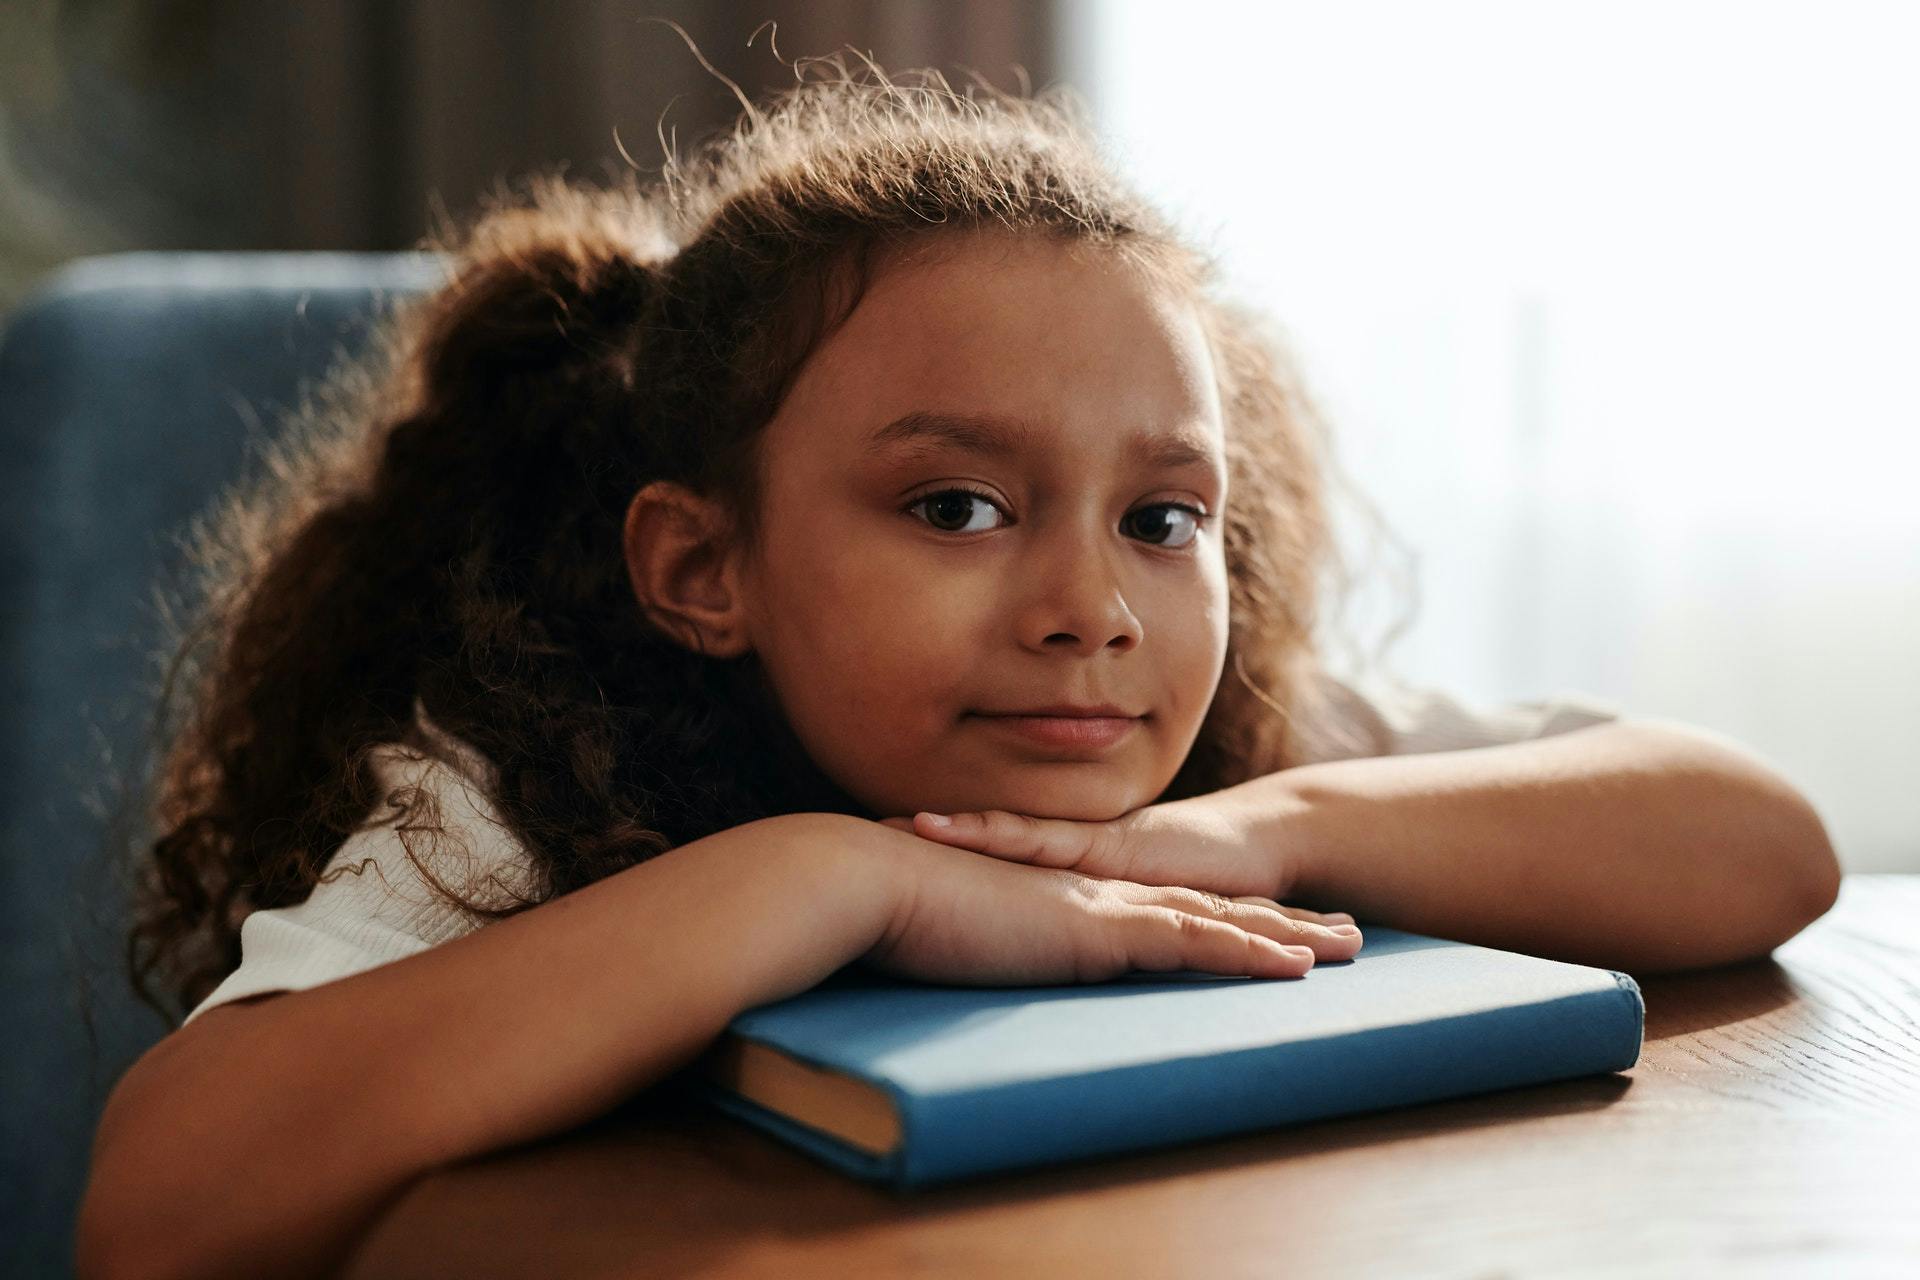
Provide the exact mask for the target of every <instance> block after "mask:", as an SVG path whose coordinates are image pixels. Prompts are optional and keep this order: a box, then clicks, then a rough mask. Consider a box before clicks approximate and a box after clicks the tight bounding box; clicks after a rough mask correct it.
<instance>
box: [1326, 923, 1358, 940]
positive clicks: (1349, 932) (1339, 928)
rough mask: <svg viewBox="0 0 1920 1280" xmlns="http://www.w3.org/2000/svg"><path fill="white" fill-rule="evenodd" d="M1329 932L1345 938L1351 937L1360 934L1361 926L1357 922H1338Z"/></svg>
mask: <svg viewBox="0 0 1920 1280" xmlns="http://www.w3.org/2000/svg"><path fill="white" fill-rule="evenodd" d="M1327 932H1329V933H1337V934H1339V935H1340V936H1341V937H1343V938H1351V937H1355V936H1357V935H1358V934H1359V932H1360V926H1359V925H1357V924H1336V925H1334V926H1333V927H1332V928H1331V929H1329V930H1328V931H1327Z"/></svg>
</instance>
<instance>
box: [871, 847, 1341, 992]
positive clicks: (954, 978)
mask: <svg viewBox="0 0 1920 1280" xmlns="http://www.w3.org/2000/svg"><path fill="white" fill-rule="evenodd" d="M888 825H891V824H888ZM876 834H880V833H879V832H878V831H877V830H876ZM888 839H890V840H897V841H898V844H897V846H892V847H889V848H887V849H886V850H885V857H884V862H883V865H884V866H886V867H887V868H888V870H889V871H890V872H891V873H896V874H897V875H898V876H899V879H898V880H897V881H896V887H897V892H896V894H895V896H894V904H895V905H894V911H893V915H892V918H891V920H890V921H889V923H888V925H887V927H886V930H885V932H884V934H883V936H882V937H881V939H880V941H879V942H878V943H877V944H876V945H875V946H874V947H873V948H872V949H871V950H870V951H868V952H867V953H866V955H865V956H863V957H862V959H863V960H864V961H865V962H866V963H868V964H870V965H872V966H874V967H876V968H879V969H882V970H885V971H887V972H890V973H896V974H900V975H902V976H905V977H912V978H918V979H921V980H923V981H929V982H947V983H956V984H973V985H1024V984H1030V983H1062V982H1099V981H1104V980H1106V979H1109V978H1113V977H1117V976H1119V975H1120V974H1123V973H1126V972H1128V971H1129V970H1133V969H1144V970H1149V971H1166V970H1176V969H1193V970H1199V971H1202V972H1206V973H1219V974H1234V975H1245V976H1250V977H1259V978H1297V977H1300V976H1302V975H1304V974H1305V973H1306V972H1307V970H1308V969H1310V968H1312V967H1313V964H1314V961H1315V960H1316V959H1325V960H1348V959H1351V958H1352V957H1353V955H1354V953H1355V952H1357V951H1358V950H1359V949H1360V937H1359V935H1358V933H1357V932H1356V933H1354V934H1347V935H1343V934H1339V933H1335V932H1333V930H1332V929H1330V928H1328V927H1327V926H1325V925H1323V924H1320V923H1317V922H1316V920H1315V918H1314V916H1313V913H1312V912H1305V911H1294V910H1289V909H1287V908H1283V907H1281V906H1280V905H1279V904H1278V903H1277V902H1274V901H1273V900H1272V899H1270V898H1265V897H1260V896H1258V895H1251V894H1249V895H1242V896H1240V897H1237V898H1233V899H1231V900H1230V899H1228V898H1226V897H1223V896H1221V895H1220V894H1218V893H1210V892H1206V891H1204V890H1199V889H1191V888H1184V887H1178V886H1160V885H1147V884H1137V883H1133V882H1131V881H1127V880H1121V879H1113V878H1102V877H1098V876H1091V875H1085V874H1082V873H1081V872H1079V871H1068V870H1063V869H1059V868H1053V867H1031V866H1020V865H1018V864H1017V863H1014V862H1009V861H1005V860H1002V859H998V858H990V857H983V856H981V855H980V854H978V853H974V852H971V851H969V850H966V849H956V848H952V847H951V846H948V845H944V844H937V843H933V842H930V841H927V840H923V839H920V838H919V837H918V836H914V835H910V834H907V833H905V832H900V831H898V828H897V827H896V828H895V830H894V832H892V833H888Z"/></svg>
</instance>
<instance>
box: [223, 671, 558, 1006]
mask: <svg viewBox="0 0 1920 1280" xmlns="http://www.w3.org/2000/svg"><path fill="white" fill-rule="evenodd" d="M414 727H415V730H416V732H415V733H413V734H410V735H409V737H410V738H411V739H412V740H410V741H404V742H390V743H381V744H380V745H378V746H376V747H375V748H374V749H373V752H372V754H371V756H370V760H371V763H372V765H373V768H374V773H375V776H376V778H377V780H378V782H379V785H380V790H381V798H380V800H379V802H378V803H376V804H375V806H374V809H373V811H372V812H371V813H370V814H369V815H368V816H367V818H366V820H365V821H364V822H362V823H361V825H360V826H359V827H358V828H357V829H356V830H355V831H354V832H353V833H352V834H351V835H349V836H348V837H347V839H346V840H345V841H344V842H343V843H342V844H341V845H340V847H339V849H337V850H336V851H335V852H334V853H333V855H332V856H331V857H330V858H329V859H328V860H327V863H326V866H325V867H324V868H323V869H322V870H321V873H320V876H319V879H318V881H317V882H316V883H315V884H314V886H313V889H312V891H311V892H310V893H309V894H308V895H307V897H306V899H305V900H304V901H301V902H296V903H293V904H291V905H288V906H284V907H274V908H270V909H264V910H259V911H254V912H252V913H251V914H249V915H248V916H247V917H246V919H245V920H243V921H242V922H241V925H240V966H239V968H237V969H235V970H234V971H233V972H232V973H230V974H228V975H227V977H226V978H225V980H223V981H222V982H221V983H220V985H219V986H217V987H215V988H214V990H213V991H212V992H211V993H210V994H209V995H208V996H207V997H206V998H205V999H204V1000H202V1001H201V1003H200V1004H199V1005H198V1006H196V1007H195V1008H194V1009H193V1011H192V1012H191V1013H189V1014H188V1015H187V1020H188V1021H191V1020H192V1019H193V1018H195V1017H198V1016H199V1015H200V1014H201V1013H202V1012H204V1011H205V1010H207V1009H209V1008H212V1007H214V1006H215V1005H219V1004H225V1003H227V1002H228V1001H231V1000H239V999H243V998H245V997H247V996H252V995H263V994H265V993H267V992H271V991H297V990H304V989H306V988H309V987H314V986H319V985H320V984H322V983H325V982H331V981H334V980H336V979H339V978H345V977H349V976H351V975H353V974H356V973H360V972H363V971H365V970H367V969H372V968H375V967H377V966H379V965H382V964H386V963H388V962H390V961H394V960H399V959H402V958H404V957H406V956H409V955H413V954H415V953H416V952H420V951H424V950H426V949H427V948H429V947H432V946H436V945H438V944H440V943H442V942H447V941H450V940H452V939H454V938H457V937H460V936H461V935H463V934H467V933H471V932H472V931H473V930H475V929H477V928H479V927H481V926H482V925H484V924H486V923H487V922H488V920H489V919H491V918H493V917H492V915H491V914H490V913H491V912H497V911H502V910H508V909H511V908H512V907H513V906H515V905H517V904H520V903H526V902H533V901H538V900H539V899H540V898H541V897H543V896H544V893H545V883H544V877H542V876H541V875H540V873H539V872H538V870H537V868H536V866H535V864H534V862H533V860H532V858H531V857H529V855H528V853H527V850H526V848H525V846H524V845H522V844H521V843H520V841H519V840H518V839H517V838H516V837H515V836H514V835H513V834H512V832H511V831H510V830H509V829H508V827H507V825H506V823H505V822H504V821H503V820H502V819H501V817H500V814H499V812H498V810H497V809H496V808H495V806H494V803H493V795H494V790H495V783H496V775H495V771H494V769H493V767H492V766H491V764H490V763H489V762H488V761H487V760H486V758H485V757H484V756H482V755H481V754H480V753H479V752H478V751H477V750H475V749H474V748H473V747H472V746H471V745H469V744H467V743H465V742H463V741H461V740H460V739H458V738H456V737H454V736H453V735H452V734H450V733H447V732H446V731H444V730H442V729H441V728H440V727H439V726H437V725H435V724H433V722H432V721H431V720H430V719H428V718H427V716H426V714H425V711H424V709H423V708H421V707H419V706H418V705H417V704H416V706H415V726H414Z"/></svg>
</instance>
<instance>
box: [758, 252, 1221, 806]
mask: <svg viewBox="0 0 1920 1280" xmlns="http://www.w3.org/2000/svg"><path fill="white" fill-rule="evenodd" d="M762 450H763V451H762V453H761V473H762V476H763V505H762V509H761V528H760V537H759V539H758V540H757V543H756V548H755V551H754V554H753V555H752V556H751V557H750V560H749V563H748V565H747V566H746V567H745V568H744V569H743V573H744V578H743V580H742V586H743V594H744V596H745V604H744V608H745V612H746V615H747V620H746V629H747V633H748V640H749V643H750V645H751V647H752V648H753V649H754V650H755V651H757V652H758V654H759V655H760V657H761V660H762V661H763V663H764V665H765V668H766V671H767V674H768V676H769V678H770V680H771V682H772V685H773V688H774V691H775V693H776V695H777V697H778V699H779V701H780V703H781V705H782V707H783V708H784V710H785V712H786V714H787V717H788V719H789V720H790V722H791V723H792V726H793V729H794V731H795V733H796V734H797V736H798V737H799V739H800V741H801V743H802V744H803V745H804V746H805V747H806V748H807V751H808V753H809V754H810V755H811V756H812V757H813V759H814V760H815V761H816V762H817V763H818V764H819V765H820V767H821V768H822V769H823V770H824V771H825V772H826V773H827V774H828V776H829V777H831V778H832V779H833V780H834V781H835V782H837V783H838V784H839V785H840V786H841V787H843V788H844V789H845V790H846V791H847V792H848V793H849V794H851V795H852V796H854V797H855V798H856V799H858V800H860V801H861V802H862V803H864V804H865V805H867V806H868V807H869V808H870V809H871V810H873V811H874V812H876V813H879V814H881V815H883V816H884V815H894V814H909V813H912V812H913V811H915V810H916V809H929V810H933V811H935V812H940V811H946V812H952V811H957V810H968V809H988V808H997V809H1010V810H1014V811H1017V812H1021V813H1027V814H1032V815H1035V816H1046V817H1061V818H1078V819H1084V820H1098V819H1107V818H1112V817H1117V816H1118V815H1120V814H1121V813H1124V812H1126V811H1127V810H1130V809H1134V808H1138V807H1139V806H1141V805H1143V804H1148V803H1150V802H1151V801H1152V800H1153V799H1154V797H1156V796H1157V795H1158V794H1159V793H1160V792H1161V791H1162V790H1164V789H1165V787H1166V786H1167V784H1168V783H1169V782H1171V781H1172V779H1173V775H1174V773H1175V772H1176V770H1178V768H1179V767H1180V764H1181V762H1182V761H1183V760H1184V759H1185V758H1186V755H1187V752H1188V750H1189V748H1191V746H1192V745H1193V741H1194V739H1195V737H1196V736H1197V735H1198V733H1199V729H1200V724H1201V721H1202V719H1203V718H1204V717H1205V715H1206V712H1207V708H1208V706H1209V704H1210V703H1211V701H1212V698H1213V693H1214V688H1215V686H1216V685H1217V684H1218V682H1219V679H1220V673H1221V669H1222V666H1223V664H1224V661H1225V654H1226V646H1227V573H1226V561H1225V557H1224V555H1223V553H1222V549H1221V523H1220V513H1221V511H1222V504H1223V503H1224V502H1225V501H1226V498H1227V493H1226V469H1225V463H1224V458H1223V454H1222V423H1221V413H1220V405H1219V399H1218V395H1217V393H1216V389H1215V385H1214V376H1213V370H1212V366H1211V361H1210V356H1209V352H1208V348H1207V344H1206V341H1205V338H1204V336H1203V333H1202V330H1201V328H1200V324H1199V321H1198V318H1197V317H1196V316H1195V314H1194V313H1193V311H1192V309H1191V307H1190V306H1189V305H1188V304H1186V303H1185V302H1183V301H1182V300H1180V299H1179V298H1177V297H1175V296H1172V295H1171V294H1170V293H1169V292H1168V291H1167V290H1166V289H1165V288H1164V287H1158V286H1155V285H1154V284H1153V283H1151V282H1150V281H1149V280H1148V279H1146V278H1145V277H1143V276H1142V275H1141V274H1139V273H1137V272H1135V271H1132V270H1129V269H1127V268H1126V267H1124V266H1123V265H1121V264H1119V263H1117V262H1115V261H1112V260H1106V261H1101V260H1099V259H1098V258H1095V257H1085V256H1079V255H1076V254H1074V253H1072V252H1071V251H1069V250H1067V249H1065V248H1063V247H1060V246H1058V245H1053V244H1047V243H1034V242H1031V241H1016V240H1013V239H1011V238H1005V237H997V236H993V235H990V234H986V233H968V234H966V235H964V236H956V237H951V238H949V239H948V240H946V241H944V242H942V243H940V244H939V246H938V248H937V251H934V252H928V251H926V250H923V251H921V252H920V253H918V254H917V255H914V256H912V257H908V258H905V259H902V260H899V261H897V262H895V263H894V265H892V266H890V267H887V268H884V269H882V270H880V271H878V272H877V273H876V275H875V277H874V279H873V280H872V282H871V285H870V287H869V289H868V291H867V292H866V293H865V295H864V297H863V298H862V299H861V301H860V303H859V305H858V306H857V307H856V308H855V309H854V310H853V312H852V314H851V315H850V316H849V318H848V319H847V320H846V322H845V323H844V324H843V325H842V326H841V327H840V328H838V329H837V330H835V331H834V332H833V334H832V335H831V336H830V337H829V338H827V339H826V340H825V341H824V342H822V343H821V344H820V345H819V346H818V347H817V348H816V350H815V352H814V354H813V355H812V357H811V358H810V359H809V360H808V361H807V363H806V365H805V366H804V368H803V369H802V370H801V372H800V374H799V376H798V378H797V379H796V381H795V383H794V385H793V387H792V390H791V392H790V394H789V395H788V397H787V399H786V401H785V403H784V404H783V405H782V407H781V409H780V411H779V413H778V414H777V415H776V416H775V418H774V419H773V421H772V422H771V423H770V424H769V426H768V428H767V430H766V434H765V436H764V438H763V440H762Z"/></svg>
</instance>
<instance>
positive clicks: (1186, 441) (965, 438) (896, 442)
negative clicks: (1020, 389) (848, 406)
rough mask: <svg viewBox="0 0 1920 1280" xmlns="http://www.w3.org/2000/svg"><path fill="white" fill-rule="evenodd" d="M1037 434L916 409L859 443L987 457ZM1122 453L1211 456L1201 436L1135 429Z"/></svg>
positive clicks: (1025, 446)
mask: <svg viewBox="0 0 1920 1280" xmlns="http://www.w3.org/2000/svg"><path fill="white" fill-rule="evenodd" d="M1040 436H1041V432H1040V431H1039V430H1038V429H1037V428H1036V427H1035V426H1034V425H1033V424H1032V423H1031V422H1028V421H1026V420H1024V419H1021V418H1011V417H1006V416H1003V415H998V414H983V413H941V412H937V411H934V410H926V409H921V410H916V411H915V412H913V413H909V414H904V415H902V416H901V417H898V418H895V419H894V420H893V421H892V422H889V423H888V424H887V425H886V426H884V427H880V428H877V429H876V430H874V431H872V432H870V433H868V435H867V437H866V440H865V441H864V442H863V443H862V445H861V453H862V454H863V455H865V456H867V457H872V456H873V455H875V454H879V453H884V452H886V451H888V450H890V449H893V448H896V447H899V446H902V445H913V446H916V447H915V449H914V452H915V453H932V452H934V451H936V450H938V449H943V448H944V449H959V450H961V451H962V452H965V453H977V454H982V455H985V456H989V457H1006V456H1010V455H1014V454H1019V453H1023V452H1028V451H1031V450H1032V449H1033V447H1034V443H1035V441H1036V440H1038V439H1039V438H1040ZM1126 449H1127V452H1129V453H1131V454H1132V455H1133V456H1135V457H1136V458H1139V459H1140V460H1141V461H1143V462H1146V463H1149V464H1151V465H1153V466H1156V467H1162V468H1166V469H1168V470H1172V469H1175V468H1179V467H1192V466H1202V467H1207V468H1212V467H1213V466H1214V465H1215V462H1216V458H1217V456H1218V455H1217V454H1216V452H1215V450H1214V448H1213V445H1212V442H1211V441H1209V440H1208V439H1207V438H1206V437H1204V436H1200V435H1194V434H1188V433H1185V432H1180V433H1175V434H1171V435H1167V434H1160V433H1156V432H1151V431H1140V432H1136V433H1134V434H1133V435H1132V436H1130V437H1129V438H1128V440H1127V443H1126Z"/></svg>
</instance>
